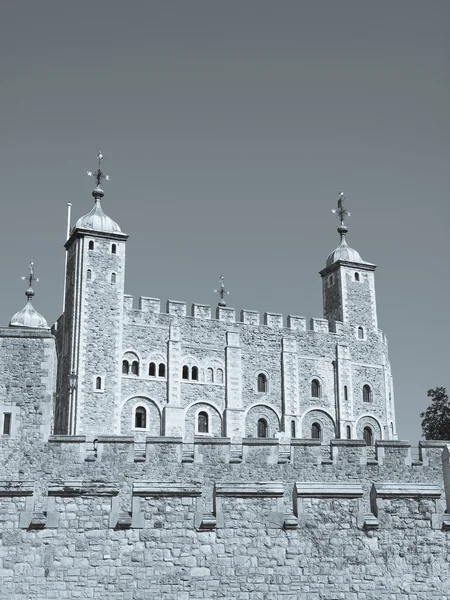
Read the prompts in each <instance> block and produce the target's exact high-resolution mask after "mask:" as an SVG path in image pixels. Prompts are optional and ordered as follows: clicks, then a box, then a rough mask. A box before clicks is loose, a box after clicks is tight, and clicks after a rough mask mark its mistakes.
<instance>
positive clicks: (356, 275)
mask: <svg viewBox="0 0 450 600" xmlns="http://www.w3.org/2000/svg"><path fill="white" fill-rule="evenodd" d="M355 281H359V273H355Z"/></svg>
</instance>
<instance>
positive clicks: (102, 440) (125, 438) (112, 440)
mask: <svg viewBox="0 0 450 600" xmlns="http://www.w3.org/2000/svg"><path fill="white" fill-rule="evenodd" d="M97 441H98V443H99V444H132V443H133V442H134V437H133V436H132V435H99V436H98V438H97Z"/></svg>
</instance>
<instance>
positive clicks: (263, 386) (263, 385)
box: [257, 373, 267, 392]
mask: <svg viewBox="0 0 450 600" xmlns="http://www.w3.org/2000/svg"><path fill="white" fill-rule="evenodd" d="M257 383H258V386H257V388H258V392H267V377H266V376H265V374H264V373H258V381H257Z"/></svg>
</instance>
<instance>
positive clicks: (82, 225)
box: [75, 187, 121, 233]
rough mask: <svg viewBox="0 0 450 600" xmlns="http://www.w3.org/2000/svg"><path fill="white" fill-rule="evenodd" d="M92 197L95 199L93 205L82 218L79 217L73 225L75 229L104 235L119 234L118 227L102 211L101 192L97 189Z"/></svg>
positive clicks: (102, 194)
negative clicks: (104, 233)
mask: <svg viewBox="0 0 450 600" xmlns="http://www.w3.org/2000/svg"><path fill="white" fill-rule="evenodd" d="M92 195H93V196H94V198H95V204H94V206H93V208H92V210H90V211H89V212H88V214H87V215H84V217H80V218H79V219H78V221H77V222H76V224H75V227H76V228H77V229H78V228H79V229H92V230H94V231H104V232H106V233H120V232H121V229H120V227H119V225H118V224H117V223H116V222H115V221H113V220H112V219H111V217H108V215H107V214H105V212H104V211H103V208H102V205H101V202H100V200H101V199H102V198H103V196H104V192H103V190H101V189H100V188H99V187H97V188H96V189H95V190H94V191H93V192H92Z"/></svg>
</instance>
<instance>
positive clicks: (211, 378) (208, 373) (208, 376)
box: [206, 367, 214, 383]
mask: <svg viewBox="0 0 450 600" xmlns="http://www.w3.org/2000/svg"><path fill="white" fill-rule="evenodd" d="M213 381H214V370H213V369H211V367H208V369H206V382H207V383H213Z"/></svg>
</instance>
